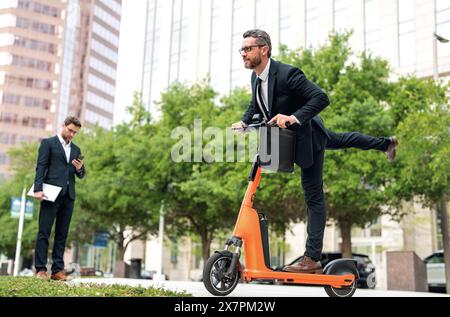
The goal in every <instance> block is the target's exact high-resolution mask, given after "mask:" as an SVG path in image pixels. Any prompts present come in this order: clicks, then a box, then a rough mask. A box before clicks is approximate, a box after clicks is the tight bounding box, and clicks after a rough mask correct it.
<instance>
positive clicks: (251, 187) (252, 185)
mask: <svg viewBox="0 0 450 317" xmlns="http://www.w3.org/2000/svg"><path fill="white" fill-rule="evenodd" d="M260 180H261V167H260V166H258V167H257V170H256V174H255V178H254V180H253V181H250V182H249V183H248V185H247V190H246V191H245V196H244V200H243V201H242V206H241V209H242V207H244V206H247V207H250V208H252V207H253V201H254V199H255V193H256V189H257V188H258V186H259V182H260Z"/></svg>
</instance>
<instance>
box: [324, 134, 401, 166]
mask: <svg viewBox="0 0 450 317" xmlns="http://www.w3.org/2000/svg"><path fill="white" fill-rule="evenodd" d="M327 133H328V137H327V145H326V148H327V149H331V150H338V149H347V148H352V147H354V148H357V149H361V150H378V151H381V152H385V153H386V156H387V158H388V160H389V161H392V160H394V159H395V154H396V147H397V145H398V140H397V138H396V137H395V136H392V137H390V138H384V137H381V138H375V137H373V136H370V135H366V134H362V133H359V132H344V133H336V132H333V131H330V130H327Z"/></svg>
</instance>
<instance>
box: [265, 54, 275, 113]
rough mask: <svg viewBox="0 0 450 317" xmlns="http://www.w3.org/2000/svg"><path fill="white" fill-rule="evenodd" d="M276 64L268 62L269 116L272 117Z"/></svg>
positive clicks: (272, 61)
mask: <svg viewBox="0 0 450 317" xmlns="http://www.w3.org/2000/svg"><path fill="white" fill-rule="evenodd" d="M276 66H277V65H276V62H275V61H274V60H271V62H270V69H269V83H268V86H267V87H268V90H269V91H268V95H269V96H268V97H269V98H268V99H269V113H270V116H271V117H273V115H272V105H273V95H274V91H275V83H276V81H277V67H276Z"/></svg>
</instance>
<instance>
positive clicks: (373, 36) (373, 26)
mask: <svg viewBox="0 0 450 317" xmlns="http://www.w3.org/2000/svg"><path fill="white" fill-rule="evenodd" d="M378 7H379V2H378V0H364V49H365V50H367V51H369V52H371V53H373V54H375V55H376V56H379V55H380V54H379V53H380V52H379V44H380V43H379V42H380V15H379V10H378Z"/></svg>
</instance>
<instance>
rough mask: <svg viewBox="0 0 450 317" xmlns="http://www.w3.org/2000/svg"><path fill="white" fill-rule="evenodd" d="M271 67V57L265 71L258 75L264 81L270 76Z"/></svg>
mask: <svg viewBox="0 0 450 317" xmlns="http://www.w3.org/2000/svg"><path fill="white" fill-rule="evenodd" d="M269 69H270V58H269V61H268V62H267V64H266V67H265V68H264V70H263V72H262V73H261V74H260V75H259V76H258V77H259V78H261V80H262V81H266V80H267V77H269Z"/></svg>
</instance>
